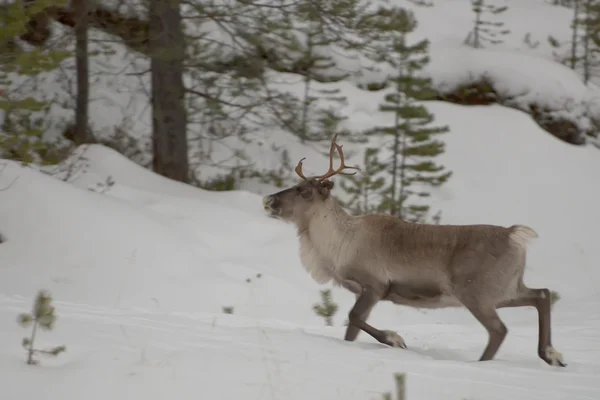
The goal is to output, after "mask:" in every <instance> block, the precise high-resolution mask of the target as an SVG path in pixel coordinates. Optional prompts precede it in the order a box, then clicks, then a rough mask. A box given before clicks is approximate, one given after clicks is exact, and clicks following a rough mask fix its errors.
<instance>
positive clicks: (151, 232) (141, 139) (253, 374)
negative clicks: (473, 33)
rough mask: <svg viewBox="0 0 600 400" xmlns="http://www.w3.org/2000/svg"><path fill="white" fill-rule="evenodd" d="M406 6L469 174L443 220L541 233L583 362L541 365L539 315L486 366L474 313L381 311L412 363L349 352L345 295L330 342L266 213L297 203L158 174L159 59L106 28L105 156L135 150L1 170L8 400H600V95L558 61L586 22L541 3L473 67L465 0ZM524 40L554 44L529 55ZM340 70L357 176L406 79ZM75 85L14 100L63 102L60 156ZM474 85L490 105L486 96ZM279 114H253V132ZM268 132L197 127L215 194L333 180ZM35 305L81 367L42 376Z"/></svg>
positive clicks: (273, 78)
mask: <svg viewBox="0 0 600 400" xmlns="http://www.w3.org/2000/svg"><path fill="white" fill-rule="evenodd" d="M389 3H393V4H399V5H402V6H405V7H407V8H410V9H411V10H414V12H415V14H416V16H417V18H418V22H419V25H418V28H417V32H416V33H415V34H414V40H418V39H419V38H423V37H427V38H428V39H429V40H430V41H431V48H430V51H431V63H430V65H429V66H428V67H427V69H426V70H425V74H426V75H427V76H430V77H432V79H433V83H434V88H435V90H436V92H437V96H436V99H434V100H430V101H426V102H424V103H425V104H426V105H427V107H428V109H429V110H430V111H431V112H432V113H433V114H434V115H435V123H436V124H441V125H447V126H448V127H449V133H447V134H444V135H441V137H440V140H442V141H443V142H444V143H445V146H446V147H445V152H444V153H443V154H442V155H440V156H439V162H440V163H441V164H443V165H444V166H445V167H446V168H448V170H451V171H452V173H453V175H452V178H451V179H450V180H449V181H448V182H447V183H446V184H444V185H442V186H440V187H439V188H437V189H435V190H433V191H432V193H431V198H430V199H428V202H429V203H430V204H431V206H432V209H434V210H440V211H441V212H442V214H441V216H442V223H447V224H479V223H492V224H499V225H504V226H509V225H512V224H517V223H519V224H526V225H530V226H532V227H533V228H534V229H535V230H536V231H537V232H538V233H539V238H538V239H536V240H535V241H534V242H532V244H531V246H530V251H529V253H528V263H527V264H528V266H527V272H526V275H525V282H526V283H527V284H528V285H529V286H531V287H536V288H541V287H547V288H549V289H551V290H554V291H556V292H557V293H558V294H559V295H560V299H559V300H558V301H557V302H556V303H555V304H554V306H553V311H552V336H553V338H552V341H553V344H554V346H555V347H556V348H557V350H559V351H560V352H561V353H562V354H563V355H564V358H565V361H566V363H567V364H568V366H567V367H566V368H560V369H559V368H553V367H550V366H548V365H547V364H545V363H544V362H543V361H541V360H540V359H539V358H538V356H537V348H536V346H537V340H538V329H537V324H538V320H537V315H536V312H535V310H533V309H527V308H512V309H510V308H507V309H501V310H499V314H500V316H501V318H502V319H503V321H504V322H505V323H506V325H507V327H508V329H509V333H508V336H507V338H506V340H505V342H504V343H503V345H502V347H501V348H500V350H499V352H498V354H497V355H496V357H495V359H494V360H493V361H490V362H485V363H478V362H476V360H477V359H478V357H479V356H480V355H481V352H482V351H483V348H484V346H485V344H486V341H487V333H486V332H485V330H484V329H483V327H482V326H481V325H480V324H479V323H478V322H477V321H476V320H475V318H474V317H473V316H472V315H471V314H470V313H469V312H467V311H466V310H463V309H445V310H417V309H411V308H408V307H399V306H393V305H391V304H387V303H382V304H378V305H377V307H376V308H375V310H374V311H373V313H372V314H371V316H370V318H369V323H371V324H372V325H374V326H375V327H377V328H380V329H390V330H394V331H397V332H398V333H399V334H401V335H402V336H403V337H404V339H405V340H406V343H407V345H408V349H406V350H400V349H396V348H389V347H386V346H383V345H380V344H379V343H377V342H375V341H374V339H372V338H371V337H370V336H368V335H366V334H365V333H361V334H360V336H359V338H358V340H357V341H356V342H353V343H349V342H345V341H344V340H343V335H344V331H345V322H346V320H347V314H348V311H349V310H350V307H351V306H352V304H353V302H354V296H353V295H351V294H350V293H349V292H347V291H344V290H341V289H338V288H334V289H333V290H332V296H333V300H334V301H335V302H336V303H337V304H338V305H339V310H338V312H337V314H336V315H335V316H334V318H333V326H325V324H324V320H323V318H321V317H319V316H317V315H316V314H315V312H314V311H313V309H312V307H313V305H314V304H315V303H317V302H318V301H319V298H320V297H319V291H320V290H323V289H328V288H330V286H329V285H325V286H320V285H318V284H316V283H315V282H314V281H313V280H312V279H311V278H310V276H309V275H308V274H307V273H306V271H305V270H304V269H303V267H302V266H301V264H300V260H299V257H298V242H297V238H296V232H295V231H294V228H293V227H292V226H290V225H286V224H284V223H282V222H280V221H277V220H274V219H271V218H268V217H267V216H266V215H265V214H264V212H263V208H262V204H261V196H262V195H264V194H268V193H272V192H274V191H277V190H280V189H281V188H280V187H278V186H277V185H275V184H274V183H273V182H269V181H268V180H265V179H257V178H255V177H246V178H245V179H236V180H235V184H234V189H235V190H229V191H210V190H204V189H200V188H197V187H194V186H192V185H185V184H182V183H178V182H174V181H170V180H168V179H165V178H163V177H161V176H159V175H157V174H154V173H152V172H151V171H150V170H149V169H147V168H144V167H142V166H141V165H140V164H142V165H147V163H148V161H149V159H150V157H149V156H150V154H149V151H148V148H147V145H148V141H149V138H150V132H151V114H150V112H151V110H150V108H149V105H148V85H149V82H148V74H142V73H141V72H142V71H147V69H148V60H147V59H146V58H145V57H144V56H143V54H142V53H143V51H138V50H140V49H136V51H133V50H132V49H131V48H128V47H127V46H125V45H124V44H123V43H121V42H119V41H117V42H115V36H114V35H113V34H114V32H112V33H111V32H108V33H107V31H110V29H109V28H107V26H104V27H103V28H102V29H99V28H98V27H97V26H95V27H94V29H92V30H91V31H90V37H91V38H92V39H93V42H92V43H91V45H90V47H91V50H92V49H95V50H100V49H102V51H100V54H97V55H94V56H92V57H91V69H92V71H93V79H92V82H91V92H92V93H93V94H94V96H93V102H92V103H91V106H90V119H91V124H92V127H93V129H94V133H95V134H96V135H97V136H98V137H99V138H101V139H103V140H105V139H106V140H108V139H109V138H110V137H111V136H113V135H114V134H115V132H119V133H120V134H121V136H120V137H119V139H118V140H119V141H120V142H119V144H120V145H121V146H123V147H121V149H124V150H127V152H126V156H124V155H123V154H119V152H117V151H115V150H113V149H111V148H110V147H107V146H105V145H103V144H94V145H83V146H79V147H78V148H77V149H75V151H73V152H72V153H71V154H70V156H69V157H68V158H67V159H65V160H64V161H62V162H61V163H60V164H58V165H49V166H43V167H42V166H38V165H30V166H22V165H21V164H20V163H18V162H16V161H12V160H7V159H1V160H0V235H1V240H0V321H1V322H0V326H1V327H2V329H0V369H1V370H2V376H3V378H4V380H3V383H4V386H3V390H4V391H5V392H6V393H12V397H14V398H15V399H33V398H44V399H48V400H75V399H86V400H95V399H98V400H100V399H102V400H105V399H111V400H125V399H144V400H154V399H156V400H159V399H160V400H162V399H164V398H167V397H168V398H171V397H173V398H182V399H188V398H189V399H191V398H198V397H200V398H210V399H224V400H225V399H238V398H239V399H241V398H252V399H285V400H288V399H289V400H293V399H298V400H300V399H302V400H306V399H314V400H321V399H322V400H325V399H327V400H329V399H344V400H354V399H356V400H359V399H360V400H364V399H381V398H382V393H384V392H390V391H393V390H394V381H393V374H395V373H399V372H403V373H406V376H407V399H406V400H413V399H421V400H439V399H444V400H446V399H447V400H467V399H468V400H505V399H511V400H533V399H544V400H559V399H560V400H563V399H566V398H568V399H569V400H589V399H598V398H600V382H599V381H598V376H600V361H599V360H600V341H599V339H598V338H599V337H600V314H599V313H598V309H599V308H600V289H598V287H599V286H600V270H599V269H598V260H599V259H600V248H599V247H598V246H597V242H598V227H599V226H600V213H599V211H598V198H599V195H600V189H599V187H598V185H597V181H598V171H600V152H599V149H598V147H597V146H599V147H600V145H599V144H598V142H597V141H596V140H595V138H594V135H597V128H596V125H595V124H596V123H597V120H596V118H597V117H598V115H600V114H597V113H598V110H600V107H597V105H598V104H599V103H598V100H597V99H598V98H600V97H599V96H598V94H600V93H599V92H598V89H597V86H595V85H596V84H597V82H592V83H590V84H588V85H584V84H583V81H582V79H581V73H580V71H572V70H570V69H569V68H567V67H566V66H563V65H561V64H559V63H557V62H556V61H555V60H554V56H553V54H552V53H553V52H556V51H557V50H556V49H554V48H552V47H551V46H550V45H549V44H548V42H547V40H546V38H547V37H548V35H552V36H553V37H555V38H557V39H558V40H559V41H566V40H568V38H569V35H570V32H569V20H570V18H571V11H570V9H568V8H566V7H557V6H553V5H550V4H548V3H549V2H548V1H546V0H528V1H520V2H516V1H511V2H508V4H509V9H508V11H507V12H506V13H504V14H502V20H503V21H504V22H505V24H506V27H507V28H509V29H510V30H511V32H510V33H509V34H508V35H506V36H505V37H504V42H503V43H501V44H498V45H495V46H489V47H488V48H484V49H472V48H468V47H465V46H464V45H463V41H464V40H465V37H466V36H467V33H468V31H469V29H470V28H469V26H470V24H471V23H472V13H471V12H470V2H469V1H468V0H435V1H432V3H433V6H432V7H419V6H416V5H415V4H414V2H412V1H409V0H391V1H390V2H389ZM377 4H379V2H373V3H372V5H373V6H376V5H377ZM103 6H104V7H109V3H108V2H106V3H103ZM119 7H120V8H118V10H117V9H115V10H117V11H120V12H122V13H123V14H124V15H126V16H127V17H128V18H131V20H130V22H131V21H134V20H135V21H134V22H135V23H138V22H143V20H142V18H143V14H142V15H140V14H138V13H128V11H127V10H126V5H123V4H121V5H120V6H119ZM533 16H536V18H538V19H536V21H535V23H532V18H533ZM63 17H64V16H63ZM136 18H137V20H136ZM113 22H114V21H113ZM132 23H133V22H132ZM52 26H53V28H54V30H53V40H58V39H57V38H61V37H64V36H68V35H69V34H70V30H69V29H70V28H69V27H68V24H65V20H64V19H63V20H61V21H58V22H56V21H55V22H53V23H52ZM113 28H114V26H113ZM111 29H112V28H111ZM138 33H139V32H138ZM211 33H212V34H214V35H215V37H218V35H219V31H218V29H215V30H214V31H211ZM221 33H222V32H221ZM528 33H530V34H531V35H530V37H531V40H533V41H534V42H535V41H536V40H537V41H539V45H537V46H534V47H532V46H530V45H528V44H527V43H525V42H524V40H523V38H524V37H525V35H526V34H528ZM107 43H109V44H107ZM107 47H108V48H109V51H106V48H107ZM142 50H143V49H142ZM334 50H335V49H334ZM567 50H568V48H567V46H563V47H562V48H561V49H559V50H558V51H561V52H563V53H564V52H565V51H567ZM332 53H333V54H336V57H339V58H338V59H337V61H338V66H339V67H340V68H342V69H344V70H347V71H350V72H352V73H351V75H350V76H349V77H348V78H347V79H344V80H342V81H340V82H335V83H316V82H315V83H314V84H313V85H312V88H313V89H314V90H319V89H327V90H331V89H337V90H339V91H340V94H341V95H343V96H345V97H346V101H345V102H344V103H343V104H340V105H335V107H336V108H335V109H336V111H338V112H340V113H341V114H342V115H344V116H345V117H347V119H346V120H345V121H344V122H343V127H344V128H347V129H349V130H350V131H351V133H352V134H351V135H350V136H346V137H343V138H340V139H339V140H338V141H339V142H340V144H342V145H343V146H344V151H345V153H346V154H347V163H348V164H350V165H352V164H358V165H362V154H361V152H362V150H363V149H364V148H365V147H366V146H367V145H371V146H376V147H379V148H382V150H381V151H382V153H383V154H385V151H386V150H385V149H383V145H384V144H385V142H386V139H384V138H381V137H373V138H371V139H369V141H368V142H366V143H361V142H358V141H352V140H351V139H352V136H353V135H354V137H356V136H358V134H359V133H360V132H363V131H365V130H368V129H371V128H373V127H374V126H377V125H381V124H385V123H389V122H391V121H392V119H393V116H391V115H389V113H387V114H386V113H383V112H381V111H380V110H379V104H380V102H381V101H382V99H383V98H384V96H385V94H387V93H389V90H390V89H389V88H383V89H381V90H373V89H374V87H373V86H377V85H378V84H381V82H383V81H384V80H385V77H386V76H387V75H388V74H389V73H390V72H391V71H390V70H389V69H385V68H375V69H373V70H369V69H367V68H366V66H369V65H370V66H374V67H377V66H376V65H374V64H372V63H369V62H367V60H365V59H361V58H352V57H351V54H349V53H344V52H338V51H332ZM72 68H73V60H72V59H69V60H66V61H65V62H64V63H63V65H62V67H61V69H60V70H57V71H51V72H46V73H43V74H41V75H40V76H39V77H38V78H37V79H35V80H31V79H24V78H23V77H16V76H14V75H12V78H14V80H13V81H12V83H11V86H10V87H8V89H9V90H14V91H15V92H14V94H15V96H18V95H23V96H25V95H29V94H31V95H34V96H36V97H40V98H41V97H45V96H51V97H53V99H54V101H55V103H54V104H53V106H52V109H51V112H50V113H48V115H43V119H44V121H45V123H46V124H47V126H46V128H47V129H46V139H59V140H64V139H61V138H62V134H63V132H64V129H65V127H66V126H67V125H68V123H69V121H70V119H71V118H72V113H73V111H72V108H73V99H72V97H71V96H72V94H73V92H72V91H73V88H72V85H71V83H72V82H71V80H70V79H71V76H70V73H71V71H72ZM266 77H267V78H268V84H269V85H270V88H271V89H274V90H275V89H276V90H280V91H282V92H286V91H287V92H289V93H294V94H297V95H301V94H302V93H303V90H304V86H303V84H302V81H301V78H300V77H299V76H298V75H297V74H294V73H290V72H283V71H276V70H274V69H271V70H269V71H268V72H267V73H266ZM21 78H23V79H21ZM473 85H475V86H477V87H480V88H483V90H482V91H480V92H477V93H476V94H475V95H473V91H472V90H470V89H472V87H473ZM194 100H196V99H194ZM532 105H535V107H534V109H535V110H537V111H539V113H541V114H536V113H535V111H534V109H532V108H531V106H532ZM267 108H268V107H262V108H261V107H258V109H257V110H258V111H257V115H258V114H260V113H261V112H262V111H265V110H266V109H267ZM542 114H543V115H542ZM265 115H266V114H265ZM540 115H542V116H543V118H538V117H540ZM254 117H256V115H255V116H253V117H252V118H248V119H247V120H243V122H244V123H245V124H247V126H248V127H250V128H252V129H250V132H249V133H248V134H246V135H245V136H244V137H243V140H242V139H240V138H238V137H235V136H227V137H224V138H217V137H209V136H208V135H204V134H205V133H206V132H205V131H204V130H203V129H204V127H203V126H202V124H197V123H194V124H190V137H191V140H192V141H193V143H195V144H196V145H197V146H198V147H197V148H195V150H194V151H193V152H192V155H191V161H192V164H193V166H194V168H195V170H196V172H197V174H198V178H199V179H200V180H202V181H210V180H211V179H214V178H219V177H223V176H224V175H226V174H227V173H228V171H229V167H232V166H240V165H246V164H249V165H250V167H249V168H250V169H251V170H252V171H257V172H260V173H270V172H281V173H282V175H283V183H282V184H283V185H287V184H291V183H295V182H297V181H298V177H297V176H296V175H295V173H294V172H293V168H290V166H291V167H293V166H294V165H295V164H296V163H297V162H298V160H300V159H301V158H303V157H306V160H305V161H304V171H305V173H306V174H307V175H308V174H316V173H322V171H325V170H326V169H327V166H328V160H327V157H326V155H325V149H326V147H328V143H325V142H322V143H306V144H303V143H302V142H301V141H300V140H299V139H298V137H297V136H296V135H293V134H291V133H290V132H287V131H286V130H284V129H282V128H281V127H279V126H276V124H272V123H270V121H269V118H268V117H265V118H264V119H262V120H255V119H253V118H254ZM540 121H542V123H541V122H540ZM229 122H230V121H229ZM229 122H228V121H225V122H223V124H224V125H223V126H224V127H228V126H229V127H230V125H227V124H228V123H229ZM555 123H556V124H555ZM231 125H235V123H233V122H231ZM557 127H558V128H560V129H558V128H557ZM554 128H557V129H558V130H557V131H553V129H554ZM594 129H596V130H594ZM550 131H553V132H550ZM588 131H589V132H588ZM199 138H200V139H199ZM573 142H576V143H579V144H578V145H573ZM104 143H106V142H104ZM111 145H113V146H114V145H115V141H114V138H113V141H112V142H111ZM117 147H118V146H117ZM198 149H200V150H202V149H204V150H206V149H210V153H208V152H205V153H202V152H201V151H200V150H198ZM196 151H198V152H196ZM284 153H285V156H286V157H287V159H288V162H289V165H286V164H284V163H283V161H282V155H283V154H284ZM232 155H234V156H232ZM128 157H129V158H128ZM334 180H335V183H336V186H335V188H334V194H335V195H336V196H337V197H339V198H340V199H345V198H346V196H347V194H346V193H345V192H344V191H343V190H342V189H341V187H340V186H341V185H340V183H341V177H336V178H334ZM274 181H276V180H274ZM40 289H47V290H49V291H50V292H51V293H52V295H53V297H54V300H55V305H56V313H57V315H58V320H57V322H56V327H55V328H54V330H52V331H51V332H45V331H42V332H39V334H38V337H37V339H36V344H37V345H38V346H40V347H46V346H54V345H61V344H64V345H66V346H67V351H66V353H64V354H60V355H59V356H58V357H56V358H52V357H44V356H40V357H39V359H40V365H38V366H29V365H26V364H25V358H26V352H25V350H24V349H23V348H22V347H21V341H22V338H23V337H24V336H28V335H29V334H30V331H29V330H26V329H23V328H21V327H20V326H19V325H18V324H17V323H16V321H15V319H16V317H17V314H19V313H21V312H26V311H29V310H30V309H31V305H32V299H33V297H34V296H35V294H36V293H37V291H38V290H40ZM227 308H230V310H229V311H228V310H227ZM9 397H11V396H9Z"/></svg>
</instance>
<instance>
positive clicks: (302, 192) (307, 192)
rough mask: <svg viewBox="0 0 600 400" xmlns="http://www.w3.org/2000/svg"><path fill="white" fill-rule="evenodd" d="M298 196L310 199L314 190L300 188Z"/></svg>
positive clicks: (297, 190)
mask: <svg viewBox="0 0 600 400" xmlns="http://www.w3.org/2000/svg"><path fill="white" fill-rule="evenodd" d="M296 194H299V195H300V196H302V197H304V198H309V197H310V196H311V195H312V190H311V189H310V188H307V187H299V188H296Z"/></svg>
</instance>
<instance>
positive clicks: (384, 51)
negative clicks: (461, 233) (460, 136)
mask: <svg viewBox="0 0 600 400" xmlns="http://www.w3.org/2000/svg"><path fill="white" fill-rule="evenodd" d="M378 18H379V20H380V26H381V27H382V29H386V30H387V31H388V33H389V37H388V39H389V40H388V45H389V47H388V48H385V47H381V48H380V52H381V53H380V56H379V58H380V60H382V61H385V62H387V63H388V64H389V65H390V66H391V67H392V68H393V69H394V70H395V71H396V74H395V75H394V76H392V77H391V78H390V83H391V84H392V85H393V87H394V90H393V91H392V92H390V93H387V94H386V95H385V98H384V101H383V103H382V104H380V111H382V112H384V113H389V114H391V115H392V116H393V121H394V122H393V124H392V125H391V126H390V125H385V126H378V127H376V128H375V129H373V131H372V132H371V133H370V134H383V135H385V136H387V137H390V138H391V144H390V146H389V148H388V150H389V151H390V153H391V159H390V160H382V163H383V165H385V167H386V170H387V172H388V173H389V178H390V179H389V184H388V185H387V186H384V187H383V188H382V192H381V193H382V196H383V201H382V204H381V209H383V210H385V211H386V212H389V213H390V214H391V215H396V216H398V217H400V218H402V219H404V220H407V221H411V222H424V221H425V219H426V216H427V214H428V212H429V205H427V204H424V203H422V202H418V201H416V200H415V198H417V199H418V198H421V199H422V198H425V197H427V196H429V193H428V192H427V191H426V187H427V186H434V187H435V186H439V185H441V184H443V183H444V182H446V181H447V180H448V179H449V178H450V176H451V174H452V173H451V172H449V171H445V170H444V167H443V166H441V165H438V164H436V163H435V161H434V159H433V158H434V157H435V156H437V155H439V154H441V153H442V152H443V151H444V143H443V142H441V141H439V140H436V139H435V136H437V135H440V134H442V133H445V132H448V130H449V129H448V127H447V126H432V123H433V121H434V116H433V114H431V113H430V112H429V111H428V110H427V108H426V107H425V105H424V104H423V103H422V101H423V100H427V99H430V98H432V97H433V95H434V93H435V92H434V91H433V89H432V87H431V79H430V78H427V77H425V76H423V75H422V74H419V72H421V71H422V69H423V68H424V67H425V66H426V65H427V64H428V63H429V56H428V46H429V41H428V40H427V39H423V40H420V41H417V42H416V43H409V40H408V35H409V34H410V33H411V32H413V31H414V30H415V29H416V27H417V21H416V19H415V17H414V15H413V13H412V12H411V11H409V10H406V9H402V8H393V9H389V10H384V9H380V11H379V16H378Z"/></svg>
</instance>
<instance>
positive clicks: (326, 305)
mask: <svg viewBox="0 0 600 400" xmlns="http://www.w3.org/2000/svg"><path fill="white" fill-rule="evenodd" d="M313 310H314V311H315V313H316V314H317V315H318V316H319V317H323V318H324V319H325V325H327V326H332V325H333V316H334V315H335V313H336V312H337V310H338V305H337V304H335V303H334V302H333V300H331V290H329V289H326V290H321V303H317V304H315V305H314V306H313Z"/></svg>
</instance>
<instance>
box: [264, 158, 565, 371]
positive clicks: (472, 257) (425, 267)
mask: <svg viewBox="0 0 600 400" xmlns="http://www.w3.org/2000/svg"><path fill="white" fill-rule="evenodd" d="M332 147H333V146H332ZM333 185H334V184H333V182H332V181H329V180H323V181H319V180H316V179H308V180H306V181H304V182H302V183H300V184H298V185H296V186H293V187H291V188H289V189H286V190H282V191H280V192H278V193H275V194H272V195H270V196H265V198H264V199H263V203H264V207H265V211H266V212H267V213H269V215H270V216H272V217H275V218H279V219H281V220H283V221H286V222H290V223H293V224H294V225H295V226H296V227H297V230H298V237H299V241H300V260H301V263H302V265H303V266H304V268H306V270H307V271H308V273H309V274H310V275H311V277H312V278H313V279H314V280H315V281H316V282H318V283H321V284H325V283H328V282H332V283H333V284H334V285H338V286H342V287H345V288H346V289H348V290H350V291H351V292H353V293H354V294H355V295H356V297H357V301H356V304H355V305H354V307H353V308H352V310H351V311H350V315H349V319H350V324H349V325H348V328H347V331H346V336H345V339H346V340H350V341H352V340H355V339H356V337H357V335H358V332H359V330H364V331H365V332H367V333H369V334H370V335H371V336H373V337H374V338H375V339H377V340H378V341H380V342H381V343H385V344H388V345H391V346H397V347H403V348H405V347H406V345H405V344H404V340H403V339H402V338H401V337H400V336H399V335H398V334H396V333H395V332H391V331H380V330H378V329H376V328H374V327H372V326H370V325H369V324H367V323H366V320H367V318H368V315H369V313H370V312H371V310H372V309H373V307H374V306H375V304H376V303H377V302H378V301H381V300H384V301H391V302H393V303H395V304H401V305H406V306H411V307H420V308H444V307H466V308H467V309H469V311H471V313H472V314H473V315H474V316H475V317H476V318H477V319H478V320H479V321H480V323H481V324H482V325H484V326H485V328H486V329H487V330H488V333H489V341H488V345H487V347H486V349H485V351H484V352H483V354H482V356H481V358H480V360H482V361H483V360H491V359H492V358H493V357H494V356H495V354H496V352H497V351H498V349H499V347H500V345H501V344H502V342H503V340H504V338H505V336H506V333H507V329H506V327H505V326H504V324H503V323H502V321H501V320H500V318H499V317H498V314H497V312H496V309H497V308H500V307H515V306H524V305H528V306H534V307H536V308H537V310H538V313H539V314H540V320H539V321H540V322H539V332H540V336H539V341H538V354H539V356H540V357H541V358H542V359H543V360H544V361H546V362H547V363H548V364H551V365H561V366H564V365H565V364H564V362H563V361H562V356H561V355H560V353H558V352H556V351H555V350H554V349H553V347H552V344H551V340H550V309H549V305H550V303H549V301H550V298H549V297H550V296H549V290H548V289H529V288H527V287H526V286H525V284H524V283H523V273H524V270H525V260H526V249H527V244H528V242H529V241H530V240H531V239H533V238H535V237H537V233H536V232H535V231H534V230H533V229H531V228H529V227H527V226H523V225H513V226H511V227H508V228H506V227H501V226H495V225H426V224H413V223H408V222H405V221H403V220H401V219H399V218H397V217H393V216H390V215H384V214H374V215H360V216H352V215H350V214H348V213H347V212H346V211H344V210H343V209H342V208H341V207H340V206H339V204H338V203H337V202H336V201H335V199H334V198H333V196H331V195H330V192H331V189H332V188H333Z"/></svg>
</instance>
